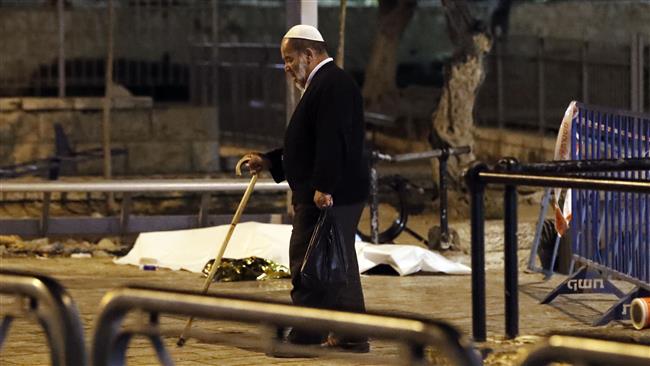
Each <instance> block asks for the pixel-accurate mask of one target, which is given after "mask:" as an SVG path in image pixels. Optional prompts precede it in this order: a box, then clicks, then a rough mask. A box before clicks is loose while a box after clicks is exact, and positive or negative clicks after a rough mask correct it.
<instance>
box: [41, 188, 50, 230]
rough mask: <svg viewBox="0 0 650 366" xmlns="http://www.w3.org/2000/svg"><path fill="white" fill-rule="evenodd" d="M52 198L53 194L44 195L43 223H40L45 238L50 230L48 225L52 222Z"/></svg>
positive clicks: (46, 193)
mask: <svg viewBox="0 0 650 366" xmlns="http://www.w3.org/2000/svg"><path fill="white" fill-rule="evenodd" d="M51 198H52V193H49V192H45V193H43V207H41V222H40V234H41V235H42V236H45V235H46V234H47V230H48V224H49V221H50V201H51Z"/></svg>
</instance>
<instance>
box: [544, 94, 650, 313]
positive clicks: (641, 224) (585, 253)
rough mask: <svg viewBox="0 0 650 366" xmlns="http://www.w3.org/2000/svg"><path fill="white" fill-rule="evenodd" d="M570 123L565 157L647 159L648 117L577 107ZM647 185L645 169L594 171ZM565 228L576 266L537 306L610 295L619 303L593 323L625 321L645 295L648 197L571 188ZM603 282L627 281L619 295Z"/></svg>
mask: <svg viewBox="0 0 650 366" xmlns="http://www.w3.org/2000/svg"><path fill="white" fill-rule="evenodd" d="M576 106H577V113H576V114H575V115H574V117H573V119H572V127H571V158H572V159H573V160H578V161H588V160H595V159H631V158H640V159H650V115H648V114H639V113H632V112H628V111H620V110H613V109H607V108H602V107H596V106H590V105H586V104H582V103H577V104H576ZM595 174H596V175H598V176H600V177H608V178H612V179H623V180H635V181H641V182H648V184H649V185H650V170H626V171H608V172H599V173H595ZM571 210H572V219H571V225H570V227H571V228H570V233H571V242H572V249H573V260H574V263H573V264H574V265H575V264H577V265H578V266H579V267H580V268H579V269H578V271H576V272H573V271H571V272H572V273H573V274H572V275H571V276H570V277H569V278H568V279H567V280H565V281H564V282H563V283H562V284H560V285H559V286H558V287H557V288H556V289H555V290H553V291H552V292H551V293H550V294H549V295H548V296H547V297H546V299H544V300H543V301H542V302H543V303H548V302H550V301H552V300H553V299H554V298H555V297H556V296H558V295H560V294H576V293H612V294H614V295H616V296H617V297H619V301H618V302H617V303H616V304H615V305H614V306H613V307H612V308H611V309H610V310H608V311H607V312H606V313H605V314H604V316H603V317H602V318H601V319H599V320H597V321H596V322H595V323H594V325H602V324H606V323H608V322H609V321H611V320H615V319H627V318H629V314H628V310H627V309H628V307H629V303H630V302H631V300H632V299H633V298H634V297H638V296H648V295H650V211H649V210H650V194H643V193H629V192H603V191H595V190H588V189H581V190H574V191H573V193H572V195H571ZM607 278H616V279H621V280H625V281H628V282H631V283H633V284H634V285H635V286H636V287H635V289H634V290H632V291H631V292H629V293H628V294H627V295H624V294H623V293H622V292H621V291H620V290H618V289H616V287H615V286H613V285H611V283H609V282H608V281H607Z"/></svg>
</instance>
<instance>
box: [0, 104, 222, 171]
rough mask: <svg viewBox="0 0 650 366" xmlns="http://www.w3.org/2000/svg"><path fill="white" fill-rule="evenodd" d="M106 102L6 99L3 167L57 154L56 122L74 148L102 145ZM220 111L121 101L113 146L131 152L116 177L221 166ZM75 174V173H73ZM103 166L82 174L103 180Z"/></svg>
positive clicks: (87, 166) (1, 108)
mask: <svg viewBox="0 0 650 366" xmlns="http://www.w3.org/2000/svg"><path fill="white" fill-rule="evenodd" d="M101 107H102V100H101V99H100V98H3V99H0V141H1V144H0V166H6V165H11V164H16V163H22V162H26V161H30V160H34V159H42V158H46V157H48V156H52V155H53V154H54V128H53V125H54V123H59V124H61V125H62V126H63V129H64V131H65V133H66V135H67V137H68V140H69V141H70V143H71V145H72V146H73V149H75V150H77V151H79V150H84V149H90V148H98V147H101V146H102V145H101V144H102V125H101V123H102V109H101ZM216 118H217V117H216V109H215V108H200V107H192V106H165V105H156V106H155V107H153V103H152V101H151V99H150V98H147V97H125V98H116V99H115V108H114V110H113V111H112V118H111V147H113V148H124V149H127V151H128V154H127V155H126V156H117V157H115V158H114V161H113V169H114V173H115V175H130V174H137V175H142V174H184V173H201V172H211V171H215V170H217V169H218V167H219V159H218V148H219V144H218V131H217V123H216ZM73 173H74V172H73ZM101 173H102V161H101V160H93V161H88V162H84V163H80V164H78V167H77V171H76V174H80V175H99V174H101Z"/></svg>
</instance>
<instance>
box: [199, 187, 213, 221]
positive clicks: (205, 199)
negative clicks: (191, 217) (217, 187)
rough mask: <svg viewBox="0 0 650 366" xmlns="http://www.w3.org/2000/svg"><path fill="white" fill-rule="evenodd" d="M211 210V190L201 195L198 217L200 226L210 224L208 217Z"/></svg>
mask: <svg viewBox="0 0 650 366" xmlns="http://www.w3.org/2000/svg"><path fill="white" fill-rule="evenodd" d="M209 210H210V192H206V193H203V194H202V195H201V206H200V208H199V217H198V224H199V227H206V226H208V218H209V214H210V213H209Z"/></svg>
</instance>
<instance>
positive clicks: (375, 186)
mask: <svg viewBox="0 0 650 366" xmlns="http://www.w3.org/2000/svg"><path fill="white" fill-rule="evenodd" d="M378 195H379V182H378V177H377V168H375V164H372V165H371V167H370V238H371V241H372V243H373V244H379V197H377V196H378Z"/></svg>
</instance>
